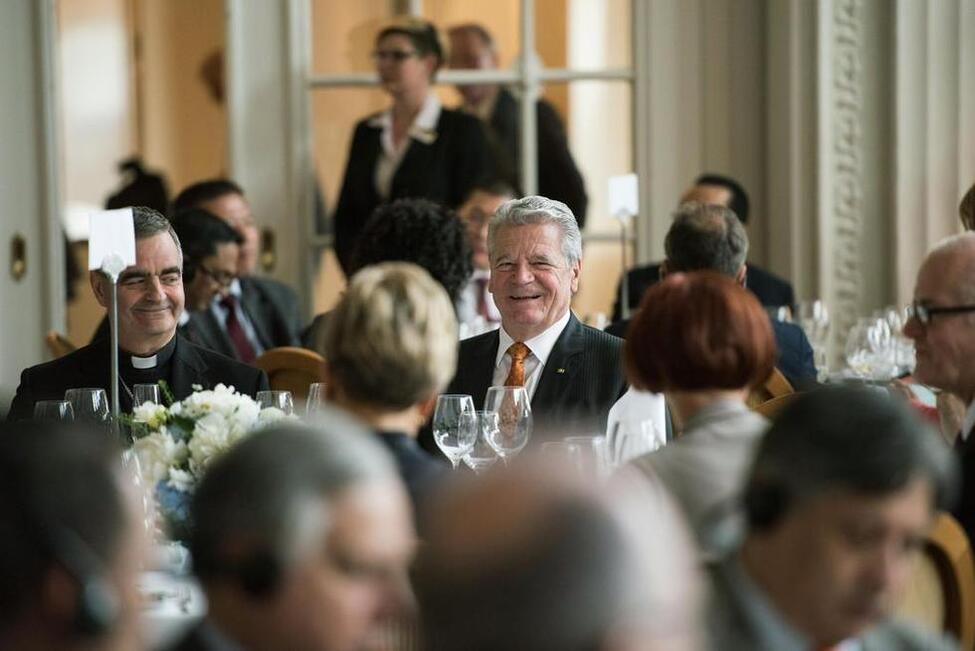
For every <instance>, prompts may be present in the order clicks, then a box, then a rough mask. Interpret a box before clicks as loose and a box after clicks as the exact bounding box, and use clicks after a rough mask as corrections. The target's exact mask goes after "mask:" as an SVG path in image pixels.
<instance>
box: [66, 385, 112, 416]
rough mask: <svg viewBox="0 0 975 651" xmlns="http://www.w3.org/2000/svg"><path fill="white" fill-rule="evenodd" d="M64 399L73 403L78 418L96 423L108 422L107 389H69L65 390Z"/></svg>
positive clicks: (72, 406)
mask: <svg viewBox="0 0 975 651" xmlns="http://www.w3.org/2000/svg"><path fill="white" fill-rule="evenodd" d="M64 399H65V400H67V401H68V402H70V403H71V408H72V409H74V417H75V419H76V420H78V421H81V422H84V423H94V424H96V425H104V424H106V423H107V422H108V396H107V395H105V389H98V388H93V387H85V388H81V389H68V390H67V391H65V392H64Z"/></svg>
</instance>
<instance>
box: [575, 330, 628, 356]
mask: <svg viewBox="0 0 975 651" xmlns="http://www.w3.org/2000/svg"><path fill="white" fill-rule="evenodd" d="M580 325H581V326H582V332H583V334H584V335H585V336H586V338H587V339H589V341H590V343H591V345H595V346H598V347H601V348H605V349H606V350H607V351H614V352H619V353H622V352H623V339H621V338H620V337H617V336H616V335H612V334H610V333H608V332H605V331H603V330H600V329H598V328H593V327H592V326H588V325H586V324H584V323H580Z"/></svg>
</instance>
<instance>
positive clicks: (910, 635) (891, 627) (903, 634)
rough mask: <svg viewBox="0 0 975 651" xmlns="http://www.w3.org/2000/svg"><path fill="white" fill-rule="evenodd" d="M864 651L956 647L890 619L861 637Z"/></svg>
mask: <svg viewBox="0 0 975 651" xmlns="http://www.w3.org/2000/svg"><path fill="white" fill-rule="evenodd" d="M863 648H864V651H874V650H875V649H876V650H878V651H879V650H880V649H884V650H885V651H953V650H957V648H958V647H957V645H956V644H954V643H953V642H951V641H950V640H948V639H947V638H945V637H943V636H940V635H934V634H933V633H931V632H929V631H926V630H923V629H921V628H918V627H916V626H914V625H913V624H910V623H908V622H905V621H903V620H898V619H890V620H888V621H886V622H884V623H882V624H880V625H878V626H877V627H876V628H874V629H873V630H871V631H869V632H868V633H867V634H866V635H864V637H863Z"/></svg>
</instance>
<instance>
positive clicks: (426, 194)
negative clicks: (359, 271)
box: [334, 109, 490, 275]
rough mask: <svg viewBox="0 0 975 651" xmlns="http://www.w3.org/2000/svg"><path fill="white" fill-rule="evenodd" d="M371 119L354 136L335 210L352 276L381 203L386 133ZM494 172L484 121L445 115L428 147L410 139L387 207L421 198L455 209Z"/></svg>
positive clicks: (339, 248) (342, 259)
mask: <svg viewBox="0 0 975 651" xmlns="http://www.w3.org/2000/svg"><path fill="white" fill-rule="evenodd" d="M374 117H375V116H369V117H368V118H366V119H364V120H362V121H361V122H359V123H358V124H357V125H356V128H355V133H354V134H353V135H352V146H351V148H350V150H349V160H348V163H347V164H346V166H345V179H344V180H343V181H342V191H341V193H340V194H339V200H338V204H337V205H336V208H335V216H334V219H335V254H336V255H337V256H338V259H339V263H340V264H341V265H342V269H343V270H344V271H345V272H346V275H348V270H349V263H350V262H351V257H352V252H353V251H354V249H355V245H356V243H357V242H358V240H359V233H360V232H361V231H362V227H363V226H364V225H365V223H366V220H368V219H369V217H370V216H371V215H372V211H373V210H375V208H376V207H377V206H378V205H379V204H380V203H382V199H381V198H380V196H379V193H378V192H376V183H375V173H376V164H377V162H378V160H379V156H380V154H381V152H382V145H381V144H380V142H379V137H380V134H381V133H382V130H381V129H380V128H378V127H375V126H372V125H371V124H370V121H371V120H372V119H373V118H374ZM489 168H490V157H489V154H488V146H487V140H486V138H485V135H484V129H483V127H482V126H481V122H480V120H478V119H477V118H475V117H473V116H471V115H467V114H465V113H461V112H459V111H451V110H449V109H441V111H440V119H439V121H438V122H437V133H436V139H435V140H434V141H433V142H431V143H429V144H427V143H423V142H420V141H418V140H416V139H411V140H410V143H409V145H408V147H407V150H406V153H405V154H404V155H403V160H402V161H401V162H400V165H399V167H398V168H397V169H396V173H395V175H394V176H393V182H392V186H391V188H390V193H389V197H388V198H387V200H388V201H393V200H394V199H401V198H404V197H421V198H424V199H430V200H431V201H436V202H437V203H441V204H444V205H445V206H448V207H450V208H456V207H457V206H459V205H460V204H461V203H463V201H464V199H466V198H467V195H468V193H469V192H470V190H471V188H472V187H473V186H474V184H475V183H476V182H478V181H479V180H482V178H483V177H484V176H485V175H486V174H487V172H488V170H489Z"/></svg>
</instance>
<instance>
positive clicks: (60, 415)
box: [34, 400, 74, 422]
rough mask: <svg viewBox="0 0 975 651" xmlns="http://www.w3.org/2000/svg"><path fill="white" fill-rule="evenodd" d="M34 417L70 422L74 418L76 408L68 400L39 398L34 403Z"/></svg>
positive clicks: (36, 418)
mask: <svg viewBox="0 0 975 651" xmlns="http://www.w3.org/2000/svg"><path fill="white" fill-rule="evenodd" d="M34 419H35V420H46V421H62V422H68V421H72V420H74V409H72V408H71V403H70V402H68V401H67V400H38V401H37V402H35V403H34Z"/></svg>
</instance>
